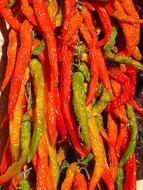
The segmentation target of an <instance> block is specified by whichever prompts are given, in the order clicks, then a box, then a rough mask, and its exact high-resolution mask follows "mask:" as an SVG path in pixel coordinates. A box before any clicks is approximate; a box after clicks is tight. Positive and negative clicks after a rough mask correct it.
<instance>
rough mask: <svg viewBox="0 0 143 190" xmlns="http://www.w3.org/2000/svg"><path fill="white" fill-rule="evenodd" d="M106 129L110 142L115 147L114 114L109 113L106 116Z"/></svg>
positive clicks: (115, 124)
mask: <svg viewBox="0 0 143 190" xmlns="http://www.w3.org/2000/svg"><path fill="white" fill-rule="evenodd" d="M107 129H108V136H109V138H110V142H111V144H112V145H113V147H115V145H116V141H117V132H118V131H117V119H116V117H115V116H114V114H112V113H109V114H108V116H107Z"/></svg>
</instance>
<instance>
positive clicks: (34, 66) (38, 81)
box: [27, 59, 45, 163]
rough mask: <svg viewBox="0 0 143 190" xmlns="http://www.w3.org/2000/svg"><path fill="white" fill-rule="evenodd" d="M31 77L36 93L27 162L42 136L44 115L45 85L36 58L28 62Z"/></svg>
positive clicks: (40, 67) (29, 160)
mask: <svg viewBox="0 0 143 190" xmlns="http://www.w3.org/2000/svg"><path fill="white" fill-rule="evenodd" d="M29 68H30V72H31V75H32V78H33V85H34V90H35V94H36V106H35V121H34V132H33V135H32V140H31V145H30V149H29V153H28V157H27V162H28V163H29V162H31V160H32V158H33V156H34V154H35V152H36V150H37V147H38V144H39V142H40V139H41V136H42V129H43V126H44V117H45V87H44V77H43V71H42V66H41V64H40V62H39V61H38V59H32V60H31V61H30V64H29Z"/></svg>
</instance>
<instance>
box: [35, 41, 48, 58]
mask: <svg viewBox="0 0 143 190" xmlns="http://www.w3.org/2000/svg"><path fill="white" fill-rule="evenodd" d="M44 48H45V42H44V41H43V40H42V41H41V43H40V44H39V46H38V47H37V48H36V49H35V47H34V46H32V54H33V55H39V54H41V53H42V51H43V50H44Z"/></svg>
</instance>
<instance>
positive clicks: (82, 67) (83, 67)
mask: <svg viewBox="0 0 143 190" xmlns="http://www.w3.org/2000/svg"><path fill="white" fill-rule="evenodd" d="M78 69H79V71H80V72H81V73H82V74H83V75H84V77H85V79H86V81H87V82H89V81H90V72H89V69H88V67H87V65H86V64H85V63H83V64H80V65H79V68H78Z"/></svg>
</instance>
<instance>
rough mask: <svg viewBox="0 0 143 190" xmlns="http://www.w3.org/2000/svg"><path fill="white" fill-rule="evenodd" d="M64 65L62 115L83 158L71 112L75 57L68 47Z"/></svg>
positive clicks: (65, 49) (64, 52) (62, 75)
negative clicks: (72, 69)
mask: <svg viewBox="0 0 143 190" xmlns="http://www.w3.org/2000/svg"><path fill="white" fill-rule="evenodd" d="M62 54H63V55H64V57H63V63H62V68H61V86H60V97H61V101H62V102H63V103H62V105H61V106H62V113H63V116H64V119H65V123H66V127H67V131H68V133H69V136H70V138H71V141H72V144H73V146H74V148H75V150H76V151H77V152H78V153H79V154H80V155H82V156H85V155H86V153H85V152H84V150H83V149H82V146H81V144H80V139H79V136H78V129H77V125H76V122H75V119H74V116H73V113H72V111H71V92H70V87H71V64H72V58H73V55H74V52H73V49H69V50H67V47H66V46H64V47H63V52H62Z"/></svg>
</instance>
